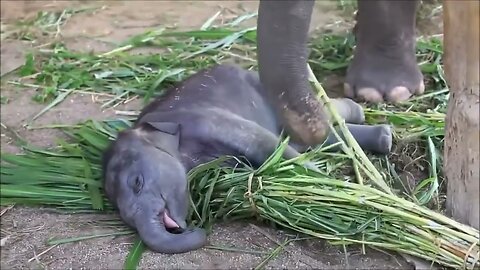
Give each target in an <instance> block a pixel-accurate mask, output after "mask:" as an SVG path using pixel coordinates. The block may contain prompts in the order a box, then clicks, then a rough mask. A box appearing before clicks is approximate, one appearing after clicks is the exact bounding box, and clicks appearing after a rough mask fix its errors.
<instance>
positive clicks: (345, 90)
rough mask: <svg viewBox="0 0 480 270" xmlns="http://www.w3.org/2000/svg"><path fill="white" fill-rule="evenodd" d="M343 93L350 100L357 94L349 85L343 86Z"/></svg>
mask: <svg viewBox="0 0 480 270" xmlns="http://www.w3.org/2000/svg"><path fill="white" fill-rule="evenodd" d="M343 93H344V94H345V96H346V97H349V98H354V97H355V93H354V92H353V89H352V87H351V86H350V84H348V83H344V84H343Z"/></svg>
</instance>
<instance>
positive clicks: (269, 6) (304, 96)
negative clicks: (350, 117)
mask: <svg viewBox="0 0 480 270" xmlns="http://www.w3.org/2000/svg"><path fill="white" fill-rule="evenodd" d="M313 4H314V1H300V0H299V1H270V0H261V1H260V6H259V10H258V23H257V25H258V26H257V48H258V66H259V76H260V80H261V82H262V84H263V86H264V87H265V89H266V91H267V92H268V93H269V95H270V98H271V99H272V100H273V103H274V104H275V107H276V109H277V113H278V114H279V116H280V117H281V118H282V121H283V124H284V125H285V126H284V128H285V130H286V131H287V132H288V134H289V135H290V137H291V139H292V141H293V142H296V143H302V144H306V145H308V146H315V145H317V144H320V143H322V142H323V141H324V140H325V139H326V138H327V135H328V134H329V126H328V122H327V121H328V116H327V114H326V113H325V111H324V109H323V106H322V104H321V103H320V102H319V101H318V100H317V99H316V97H315V95H314V93H313V91H312V89H311V86H310V83H309V81H308V74H309V73H308V69H307V57H308V55H307V40H308V29H309V25H310V18H311V15H312V9H313Z"/></svg>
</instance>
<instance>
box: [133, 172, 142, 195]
mask: <svg viewBox="0 0 480 270" xmlns="http://www.w3.org/2000/svg"><path fill="white" fill-rule="evenodd" d="M142 187H143V177H142V176H141V175H138V176H137V177H135V181H134V182H133V186H132V188H133V191H134V192H135V193H139V192H140V191H141V190H142Z"/></svg>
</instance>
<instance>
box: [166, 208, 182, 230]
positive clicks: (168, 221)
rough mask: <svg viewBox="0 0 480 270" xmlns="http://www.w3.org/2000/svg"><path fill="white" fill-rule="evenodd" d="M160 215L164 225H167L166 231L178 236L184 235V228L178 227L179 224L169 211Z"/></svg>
mask: <svg viewBox="0 0 480 270" xmlns="http://www.w3.org/2000/svg"><path fill="white" fill-rule="evenodd" d="M160 215H161V216H162V218H163V224H164V225H165V229H167V231H168V232H169V233H175V234H178V233H182V232H183V231H185V229H184V228H181V227H180V226H178V224H177V223H176V222H175V220H173V219H172V218H171V217H170V216H169V215H168V210H167V209H165V211H163V213H160Z"/></svg>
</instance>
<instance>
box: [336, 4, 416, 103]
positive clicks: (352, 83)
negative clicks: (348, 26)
mask: <svg viewBox="0 0 480 270" xmlns="http://www.w3.org/2000/svg"><path fill="white" fill-rule="evenodd" d="M417 6H418V1H403V0H402V1H393V0H375V1H370V0H359V1H358V13H357V25H356V26H355V29H354V32H355V36H356V41H357V46H356V49H355V54H354V58H353V61H352V62H351V64H350V66H349V68H348V70H347V76H346V82H345V84H344V90H345V95H346V96H347V97H349V98H352V99H355V100H358V101H367V102H372V103H380V102H383V101H388V102H392V103H396V102H400V101H405V100H407V99H409V98H410V97H411V96H412V95H415V94H422V93H423V92H424V90H425V86H424V83H423V75H422V73H421V71H420V69H419V67H418V64H417V62H416V57H415V13H416V9H417Z"/></svg>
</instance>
